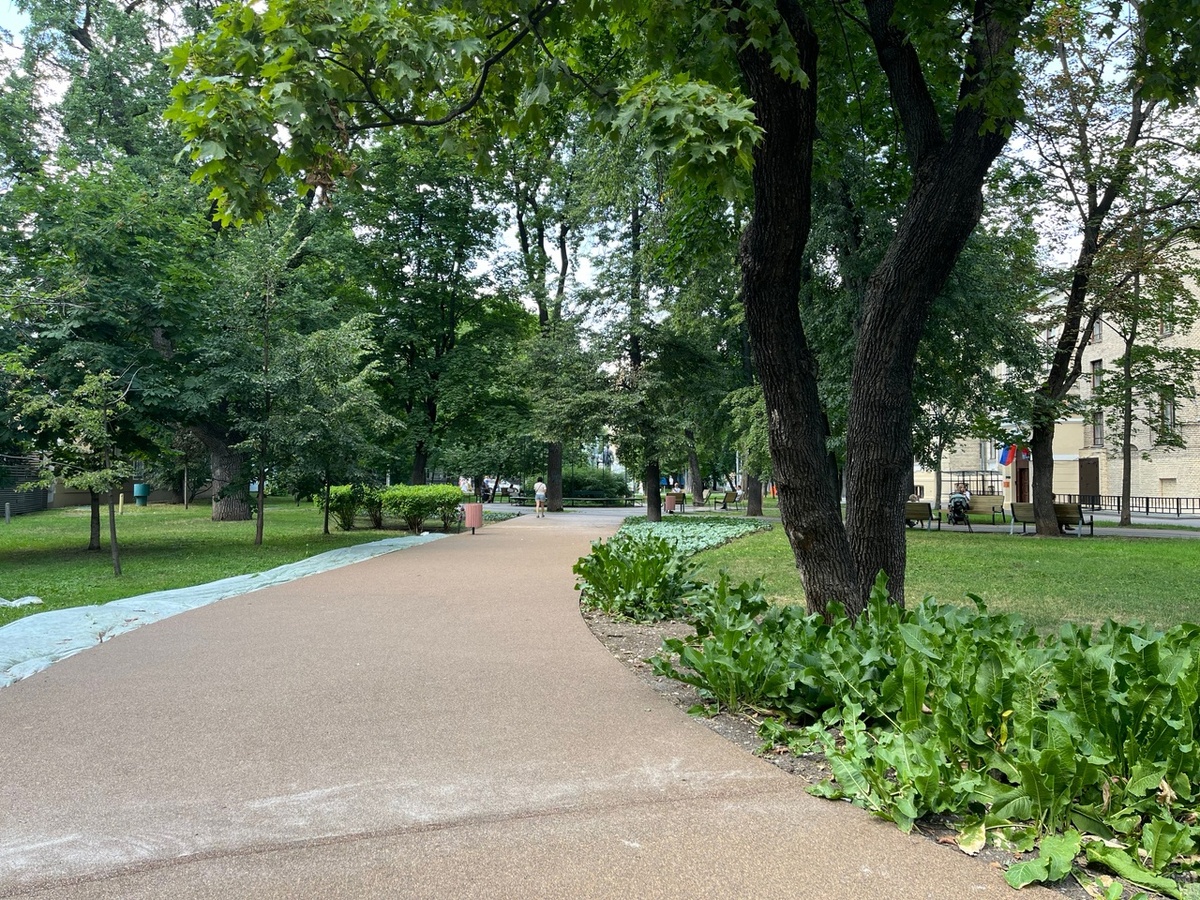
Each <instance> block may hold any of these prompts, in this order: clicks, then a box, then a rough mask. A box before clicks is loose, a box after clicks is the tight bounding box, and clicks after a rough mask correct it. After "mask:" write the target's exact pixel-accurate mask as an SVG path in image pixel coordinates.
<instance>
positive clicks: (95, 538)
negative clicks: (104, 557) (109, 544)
mask: <svg viewBox="0 0 1200 900" xmlns="http://www.w3.org/2000/svg"><path fill="white" fill-rule="evenodd" d="M88 499H89V500H90V505H91V508H92V510H91V516H90V518H91V529H90V534H89V536H88V551H89V552H99V550H100V495H99V494H97V493H96V492H95V491H88Z"/></svg>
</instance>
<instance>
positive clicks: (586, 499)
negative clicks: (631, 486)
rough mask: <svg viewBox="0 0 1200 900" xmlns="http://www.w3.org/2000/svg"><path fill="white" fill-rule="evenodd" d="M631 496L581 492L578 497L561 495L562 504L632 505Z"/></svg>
mask: <svg viewBox="0 0 1200 900" xmlns="http://www.w3.org/2000/svg"><path fill="white" fill-rule="evenodd" d="M633 505H634V498H633V497H601V496H599V495H596V494H591V493H587V494H581V495H580V496H578V497H563V506H633Z"/></svg>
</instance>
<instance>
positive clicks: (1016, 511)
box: [1008, 501, 1096, 537]
mask: <svg viewBox="0 0 1200 900" xmlns="http://www.w3.org/2000/svg"><path fill="white" fill-rule="evenodd" d="M1054 518H1055V519H1057V520H1058V524H1059V525H1060V526H1063V525H1069V526H1071V527H1072V528H1074V529H1075V536H1076V537H1083V526H1084V525H1086V526H1087V527H1088V534H1090V535H1093V536H1094V535H1095V534H1096V520H1095V517H1094V516H1092V517H1085V516H1084V514H1083V507H1081V506H1080V505H1079V504H1078V503H1055V504H1054ZM1018 522H1020V523H1021V533H1022V534H1025V528H1026V526H1027V525H1033V524H1035V523H1036V520H1035V519H1034V515H1033V504H1032V503H1017V502H1016V501H1014V502H1013V503H1012V524H1011V525H1009V526H1008V533H1009V534H1013V533H1014V528H1015V526H1016V524H1017V523H1018Z"/></svg>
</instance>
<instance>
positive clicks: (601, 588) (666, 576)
mask: <svg viewBox="0 0 1200 900" xmlns="http://www.w3.org/2000/svg"><path fill="white" fill-rule="evenodd" d="M571 571H573V572H574V573H575V574H576V575H578V576H579V582H578V583H577V584H576V585H575V589H576V590H579V591H581V592H582V595H581V597H580V602H581V603H582V604H583V605H584V606H587V607H591V608H593V609H598V610H600V611H601V612H604V613H606V614H608V615H611V616H617V617H621V618H628V619H632V620H634V621H635V622H656V621H658V620H660V619H669V618H677V617H679V616H680V615H682V613H683V610H684V607H685V604H686V602H687V599H688V596H689V595H690V594H691V593H692V591H693V590H694V589H695V587H696V585H695V583H694V582H693V581H692V579H691V575H692V573H693V572H694V571H695V564H694V563H691V562H689V561H688V560H686V559H685V558H684V556H683V555H682V554H681V553H680V552H679V551H678V550H676V549H675V546H674V544H672V543H671V542H670V541H667V540H665V539H664V538H662V537H658V536H655V535H652V534H648V535H640V536H634V535H630V534H623V533H618V534H617V535H615V536H614V537H613V538H612V539H611V540H609V541H596V542H595V543H593V544H592V552H591V553H589V554H588V555H587V556H585V557H583V558H581V559H580V560H579V561H578V562H576V563H575V565H574V566H573V567H572V569H571Z"/></svg>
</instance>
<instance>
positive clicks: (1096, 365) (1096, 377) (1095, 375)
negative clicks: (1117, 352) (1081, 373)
mask: <svg viewBox="0 0 1200 900" xmlns="http://www.w3.org/2000/svg"><path fill="white" fill-rule="evenodd" d="M1103 378H1104V361H1103V360H1100V359H1094V360H1092V390H1093V391H1098V390H1100V381H1101V379H1103Z"/></svg>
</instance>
